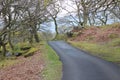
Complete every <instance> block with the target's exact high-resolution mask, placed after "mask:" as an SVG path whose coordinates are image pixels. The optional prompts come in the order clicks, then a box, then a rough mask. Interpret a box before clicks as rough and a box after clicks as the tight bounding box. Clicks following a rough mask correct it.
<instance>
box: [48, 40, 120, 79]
mask: <svg viewBox="0 0 120 80" xmlns="http://www.w3.org/2000/svg"><path fill="white" fill-rule="evenodd" d="M48 44H49V45H50V46H51V47H52V48H53V49H54V50H55V51H56V52H57V53H58V55H59V56H60V60H61V61H62V63H63V76H62V80H120V68H119V67H118V66H116V65H114V64H112V63H110V62H107V61H104V60H102V59H99V58H97V57H94V56H91V55H89V54H87V53H86V52H83V51H81V50H80V49H77V48H74V47H72V46H71V45H69V44H67V43H66V42H64V41H50V42H48Z"/></svg>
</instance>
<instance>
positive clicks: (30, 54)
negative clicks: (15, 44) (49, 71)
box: [23, 47, 39, 57]
mask: <svg viewBox="0 0 120 80" xmlns="http://www.w3.org/2000/svg"><path fill="white" fill-rule="evenodd" d="M38 50H39V49H38V48H35V47H33V48H31V49H30V50H29V51H28V52H26V53H25V54H23V56H24V57H29V56H32V55H33V54H34V53H35V52H36V51H38Z"/></svg>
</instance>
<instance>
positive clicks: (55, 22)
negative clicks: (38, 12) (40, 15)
mask: <svg viewBox="0 0 120 80" xmlns="http://www.w3.org/2000/svg"><path fill="white" fill-rule="evenodd" d="M53 20H54V24H55V31H56V35H55V38H57V36H58V34H59V33H58V25H57V21H56V18H53Z"/></svg>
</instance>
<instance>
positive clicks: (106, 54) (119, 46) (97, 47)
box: [69, 38, 120, 63]
mask: <svg viewBox="0 0 120 80" xmlns="http://www.w3.org/2000/svg"><path fill="white" fill-rule="evenodd" d="M69 43H71V44H72V45H74V46H75V47H78V48H80V49H82V50H85V51H87V52H90V53H91V54H92V55H95V56H98V57H101V58H102V59H105V60H107V61H111V62H115V63H120V39H119V38H118V39H113V40H112V41H109V42H107V43H104V44H99V43H91V42H85V41H78V42H75V41H69Z"/></svg>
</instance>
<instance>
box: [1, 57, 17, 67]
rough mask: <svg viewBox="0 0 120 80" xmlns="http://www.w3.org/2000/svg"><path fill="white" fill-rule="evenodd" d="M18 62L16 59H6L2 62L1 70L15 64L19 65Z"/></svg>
mask: <svg viewBox="0 0 120 80" xmlns="http://www.w3.org/2000/svg"><path fill="white" fill-rule="evenodd" d="M17 62H18V61H17V60H16V59H4V60H1V61H0V69H1V68H5V67H9V66H11V65H13V64H15V63H17Z"/></svg>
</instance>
